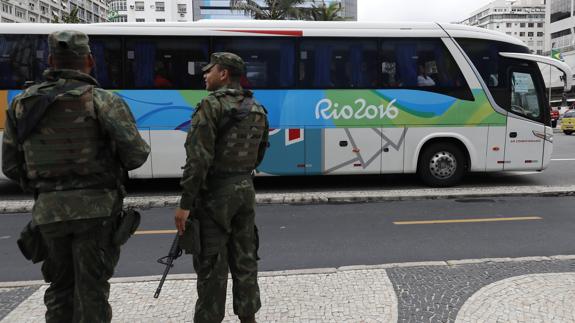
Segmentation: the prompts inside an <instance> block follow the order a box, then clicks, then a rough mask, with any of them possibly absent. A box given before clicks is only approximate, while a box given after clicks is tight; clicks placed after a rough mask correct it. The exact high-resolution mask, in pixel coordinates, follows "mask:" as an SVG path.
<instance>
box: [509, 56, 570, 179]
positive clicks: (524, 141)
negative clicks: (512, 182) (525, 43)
mask: <svg viewBox="0 0 575 323" xmlns="http://www.w3.org/2000/svg"><path fill="white" fill-rule="evenodd" d="M499 55H501V56H503V57H506V58H511V59H516V60H519V61H522V62H531V64H530V65H529V64H518V65H515V64H514V65H512V66H511V67H510V68H509V70H508V71H509V73H508V76H507V77H508V78H509V79H508V81H509V82H508V84H509V89H510V96H511V102H510V107H509V111H510V113H509V114H508V120H507V132H506V135H507V137H506V144H505V166H504V169H505V170H512V169H543V168H545V167H547V165H548V164H549V162H550V160H551V154H552V151H553V129H552V128H551V127H550V124H551V120H550V110H549V106H548V105H547V99H546V97H545V83H544V82H543V78H542V76H541V72H540V70H539V67H538V66H537V65H536V64H533V63H543V64H547V65H551V66H554V67H556V68H557V69H559V70H561V71H562V72H563V73H564V75H565V76H566V77H565V78H564V82H565V87H564V91H565V92H569V91H571V87H572V83H573V78H572V77H571V76H572V75H573V72H572V71H571V67H569V65H567V64H566V63H564V62H562V61H559V60H556V59H553V58H551V57H545V56H539V55H532V54H524V53H507V52H502V53H499Z"/></svg>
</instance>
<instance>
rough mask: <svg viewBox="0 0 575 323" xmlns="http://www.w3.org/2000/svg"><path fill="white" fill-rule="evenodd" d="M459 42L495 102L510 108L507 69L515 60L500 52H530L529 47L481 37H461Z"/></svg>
mask: <svg viewBox="0 0 575 323" xmlns="http://www.w3.org/2000/svg"><path fill="white" fill-rule="evenodd" d="M457 42H458V43H459V45H460V46H461V48H463V50H464V51H465V53H466V54H467V56H468V57H469V59H471V61H472V62H473V65H475V68H476V69H477V71H478V72H479V74H480V75H481V78H482V79H483V81H484V82H485V84H486V85H487V87H488V88H489V90H490V92H491V95H492V96H493V99H494V100H495V102H497V104H498V105H499V106H500V107H502V108H505V109H508V108H509V100H510V97H509V90H508V87H509V84H508V81H507V80H508V77H507V71H508V68H509V67H510V66H511V65H512V64H513V60H511V59H507V58H504V57H501V56H499V53H500V52H513V53H529V49H528V48H527V47H525V46H519V45H514V44H508V43H502V42H495V41H490V40H481V39H468V38H460V39H457Z"/></svg>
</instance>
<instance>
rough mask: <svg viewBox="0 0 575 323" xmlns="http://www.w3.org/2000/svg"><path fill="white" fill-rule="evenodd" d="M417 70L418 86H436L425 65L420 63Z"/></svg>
mask: <svg viewBox="0 0 575 323" xmlns="http://www.w3.org/2000/svg"><path fill="white" fill-rule="evenodd" d="M417 71H418V74H417V86H419V87H425V86H435V81H434V80H433V79H432V78H431V77H430V76H429V75H427V71H426V70H425V66H424V65H419V66H418V67H417Z"/></svg>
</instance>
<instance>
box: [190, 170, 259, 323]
mask: <svg viewBox="0 0 575 323" xmlns="http://www.w3.org/2000/svg"><path fill="white" fill-rule="evenodd" d="M254 208H255V191H254V188H253V183H252V181H251V180H242V181H240V182H238V183H235V184H228V185H224V186H223V187H217V188H215V189H212V190H210V191H209V192H208V193H206V194H202V198H201V200H200V202H199V210H198V211H197V214H195V216H197V217H198V219H199V221H200V230H201V233H200V235H201V244H202V253H201V255H199V256H194V268H195V270H196V274H197V275H198V282H197V291H198V301H197V302H196V308H195V314H194V322H196V323H208V322H209V323H212V322H221V321H222V320H223V319H224V315H225V304H226V289H227V282H228V268H229V271H230V272H231V274H232V281H233V287H232V294H233V308H234V313H235V314H236V315H238V316H250V315H253V314H255V313H256V312H257V311H258V310H259V309H260V307H261V301H260V291H259V286H258V281H257V279H258V277H257V275H258V264H257V250H256V234H257V232H256V229H255V210H254Z"/></svg>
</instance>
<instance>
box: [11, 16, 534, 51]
mask: <svg viewBox="0 0 575 323" xmlns="http://www.w3.org/2000/svg"><path fill="white" fill-rule="evenodd" d="M63 29H74V30H79V31H82V32H85V33H87V34H89V35H154V36H166V35H173V36H186V35H204V36H232V35H233V36H284V37H289V36H291V37H302V36H303V37H322V36H323V37H330V36H331V37H346V36H347V37H358V36H361V37H448V36H451V37H462V38H478V39H486V40H493V41H502V42H507V43H513V44H517V45H523V46H525V44H524V43H523V42H521V41H520V40H518V39H516V38H514V37H511V36H509V35H506V34H503V33H500V32H496V31H491V30H487V29H483V28H478V27H470V26H464V25H457V24H443V23H442V24H439V23H433V22H357V21H337V22H336V21H329V22H328V21H321V22H319V21H318V22H316V21H295V20H274V21H264V20H200V21H195V22H159V23H140V22H138V23H97V24H73V25H70V24H37V23H34V24H31V23H21V24H20V23H18V24H3V26H2V33H3V34H48V33H51V32H53V31H57V30H63Z"/></svg>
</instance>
